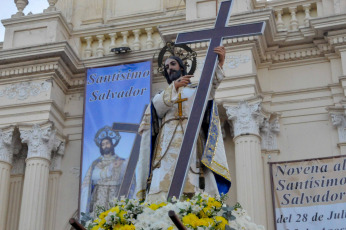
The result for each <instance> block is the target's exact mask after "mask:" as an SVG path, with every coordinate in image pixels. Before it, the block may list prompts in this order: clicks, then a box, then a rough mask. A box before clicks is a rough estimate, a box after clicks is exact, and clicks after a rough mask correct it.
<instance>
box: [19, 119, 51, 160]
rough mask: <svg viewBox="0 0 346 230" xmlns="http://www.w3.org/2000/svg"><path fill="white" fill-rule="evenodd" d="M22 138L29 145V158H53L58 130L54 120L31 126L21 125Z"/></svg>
mask: <svg viewBox="0 0 346 230" xmlns="http://www.w3.org/2000/svg"><path fill="white" fill-rule="evenodd" d="M19 131H20V138H21V139H22V142H23V143H27V145H28V159H29V158H33V157H39V158H45V159H48V160H51V153H52V150H53V148H54V144H55V135H56V130H55V129H54V127H53V123H52V122H47V123H45V124H41V125H39V124H35V125H33V126H32V127H31V128H30V127H25V126H20V127H19Z"/></svg>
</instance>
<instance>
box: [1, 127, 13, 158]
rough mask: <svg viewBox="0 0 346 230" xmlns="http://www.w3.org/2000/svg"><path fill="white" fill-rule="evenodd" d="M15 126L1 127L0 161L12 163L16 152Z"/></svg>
mask: <svg viewBox="0 0 346 230" xmlns="http://www.w3.org/2000/svg"><path fill="white" fill-rule="evenodd" d="M13 132H14V126H9V127H6V128H3V129H0V161H5V162H7V163H9V164H12V161H13V153H14V141H13Z"/></svg>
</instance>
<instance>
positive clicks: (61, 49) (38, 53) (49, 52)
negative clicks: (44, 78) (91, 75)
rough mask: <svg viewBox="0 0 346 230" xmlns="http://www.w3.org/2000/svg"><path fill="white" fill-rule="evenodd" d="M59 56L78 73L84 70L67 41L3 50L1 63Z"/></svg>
mask: <svg viewBox="0 0 346 230" xmlns="http://www.w3.org/2000/svg"><path fill="white" fill-rule="evenodd" d="M57 56H58V57H61V58H62V59H63V60H64V61H65V63H67V64H68V66H69V68H70V69H71V70H72V71H73V72H76V73H78V71H80V70H83V66H82V65H81V63H80V60H79V58H78V56H77V55H76V53H75V52H74V50H73V49H72V47H71V46H70V45H69V43H68V42H66V41H64V42H55V43H47V44H44V45H37V46H27V47H21V48H14V49H4V50H1V51H0V65H5V64H11V63H18V62H25V61H31V60H39V59H46V58H51V57H57Z"/></svg>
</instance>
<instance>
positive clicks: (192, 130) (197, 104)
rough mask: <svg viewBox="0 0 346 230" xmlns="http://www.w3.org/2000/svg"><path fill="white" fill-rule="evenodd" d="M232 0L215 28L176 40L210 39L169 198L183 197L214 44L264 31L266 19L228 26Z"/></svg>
mask: <svg viewBox="0 0 346 230" xmlns="http://www.w3.org/2000/svg"><path fill="white" fill-rule="evenodd" d="M232 2H233V1H232V0H230V1H224V2H222V3H221V5H220V8H219V13H218V15H217V18H216V22H215V27H214V28H213V29H208V30H202V31H194V32H187V33H181V34H178V37H177V39H176V42H175V43H176V44H181V43H184V44H189V43H195V42H202V41H210V44H209V48H208V51H207V55H206V60H205V63H204V67H203V70H202V74H201V80H200V82H199V85H198V88H197V92H196V97H195V100H194V103H193V106H192V110H191V114H190V116H189V120H188V122H187V126H186V131H185V136H184V140H183V142H182V145H181V149H180V154H179V157H178V160H177V165H176V168H175V171H174V175H173V179H172V183H171V186H170V189H169V192H168V197H167V198H168V199H170V198H172V197H173V196H175V197H180V195H181V193H182V191H183V189H184V185H185V179H186V175H187V171H188V170H187V169H188V168H189V165H190V159H191V153H192V151H193V149H194V147H195V143H196V141H197V137H198V133H199V131H200V127H201V122H202V119H203V116H204V112H205V108H206V105H207V102H208V97H209V93H210V88H211V87H210V86H211V83H212V79H213V76H214V73H215V68H216V65H217V54H216V53H214V52H213V50H214V48H215V47H217V46H220V45H221V44H222V39H224V38H234V37H242V36H251V35H260V34H263V32H264V28H265V22H258V23H252V24H243V25H237V26H230V27H227V23H228V20H229V16H230V13H231V7H232Z"/></svg>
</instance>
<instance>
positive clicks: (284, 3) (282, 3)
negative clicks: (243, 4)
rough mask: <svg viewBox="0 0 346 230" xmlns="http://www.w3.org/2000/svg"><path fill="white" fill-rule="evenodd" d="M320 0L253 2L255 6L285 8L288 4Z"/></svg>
mask: <svg viewBox="0 0 346 230" xmlns="http://www.w3.org/2000/svg"><path fill="white" fill-rule="evenodd" d="M320 1H321V0H304V1H302V0H271V1H267V0H262V1H257V0H253V1H252V2H253V4H254V6H255V8H274V9H276V8H286V7H290V6H297V5H302V4H311V3H317V2H320Z"/></svg>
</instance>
